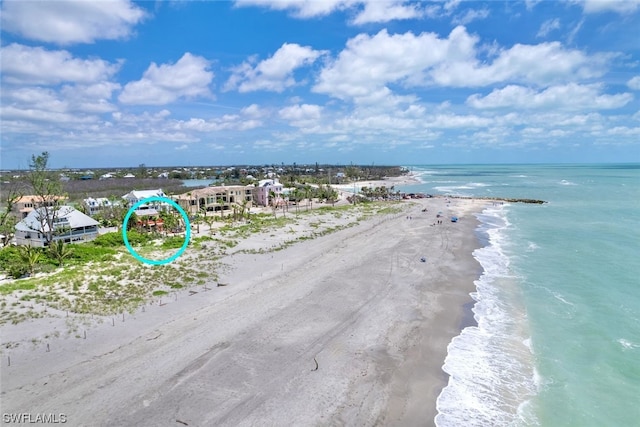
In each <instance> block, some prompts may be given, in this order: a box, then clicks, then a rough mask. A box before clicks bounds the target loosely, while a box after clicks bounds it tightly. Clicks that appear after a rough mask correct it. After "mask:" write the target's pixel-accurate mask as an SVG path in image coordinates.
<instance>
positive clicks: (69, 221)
mask: <svg viewBox="0 0 640 427" xmlns="http://www.w3.org/2000/svg"><path fill="white" fill-rule="evenodd" d="M53 210H55V213H52V212H53ZM47 214H48V215H49V217H50V219H52V220H53V241H58V240H62V241H64V242H65V243H79V242H86V241H89V240H93V239H95V238H96V237H98V221H96V220H94V219H93V218H91V217H89V216H87V215H85V214H83V213H82V212H80V211H79V210H77V209H74V208H73V207H71V206H64V205H63V206H56V207H53V208H50V209H49V212H48V213H47V209H46V208H44V207H40V208H37V209H34V210H32V211H31V212H29V214H28V215H27V216H26V217H25V218H24V219H23V220H22V221H20V222H19V223H17V224H16V226H15V230H16V236H15V239H16V244H18V245H24V246H34V247H45V246H46V244H47V239H46V235H47V234H48V233H50V232H51V231H52V230H51V228H50V227H49V223H48V222H49V221H48V220H47Z"/></svg>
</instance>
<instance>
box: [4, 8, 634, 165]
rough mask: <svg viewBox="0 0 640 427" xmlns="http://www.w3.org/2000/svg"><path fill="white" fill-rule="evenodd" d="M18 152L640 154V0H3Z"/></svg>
mask: <svg viewBox="0 0 640 427" xmlns="http://www.w3.org/2000/svg"><path fill="white" fill-rule="evenodd" d="M0 19H1V26H2V41H1V47H0V48H1V55H2V56H1V85H2V88H1V89H2V92H1V106H0V108H1V109H0V120H1V146H0V156H1V157H0V160H1V164H0V166H1V167H2V168H3V169H9V168H24V167H26V166H27V164H28V159H29V157H30V156H31V154H34V153H40V152H41V151H49V152H50V153H51V159H52V166H54V167H64V166H68V167H111V166H136V165H138V164H140V163H145V164H147V165H148V166H165V165H186V166H189V165H191V166H196V165H224V164H267V163H268V164H271V163H281V162H284V163H293V162H297V163H298V164H304V163H314V162H316V161H317V162H321V163H333V164H335V163H342V164H344V163H351V162H353V163H356V164H371V163H376V164H429V163H431V164H436V163H528V162H563V163H567V162H568V163H572V162H579V163H581V162H629V161H635V162H638V161H640V101H639V98H640V36H639V35H638V30H637V29H638V28H640V0H634V1H631V0H629V1H604V0H587V1H571V0H568V1H534V0H528V1H508V2H499V1H490V2H476V1H472V2H468V1H458V0H449V1H420V2H413V1H402V0H373V1H368V0H367V1H363V0H327V1H313V0H306V1H294V0H279V1H271V0H238V1H235V2H231V1H229V2H227V1H217V2H206V1H205V2H190V1H167V2H151V1H146V2H129V1H125V0H117V1H99V2H98V1H88V2H64V1H47V2H39V1H33V2H31V1H24V0H23V1H3V2H2V3H1V10H0Z"/></svg>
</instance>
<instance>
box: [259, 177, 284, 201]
mask: <svg viewBox="0 0 640 427" xmlns="http://www.w3.org/2000/svg"><path fill="white" fill-rule="evenodd" d="M283 189H284V186H283V185H282V184H281V183H279V182H278V180H277V179H263V180H262V181H259V182H258V185H257V186H256V187H255V188H254V189H253V201H254V202H255V204H256V205H258V206H269V202H270V200H271V199H270V195H271V194H272V193H273V194H275V199H276V201H277V200H282V191H283Z"/></svg>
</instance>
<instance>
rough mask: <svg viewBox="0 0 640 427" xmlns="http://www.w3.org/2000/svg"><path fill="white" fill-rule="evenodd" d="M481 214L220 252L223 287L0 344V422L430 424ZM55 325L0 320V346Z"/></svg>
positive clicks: (406, 213) (416, 212) (389, 223)
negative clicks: (34, 339) (65, 331)
mask: <svg viewBox="0 0 640 427" xmlns="http://www.w3.org/2000/svg"><path fill="white" fill-rule="evenodd" d="M486 203H487V201H475V200H461V199H452V200H450V201H448V200H447V199H445V198H433V199H421V200H413V201H410V202H404V203H402V207H403V211H402V212H399V213H392V214H387V215H384V216H373V217H371V218H369V219H367V220H362V221H360V222H359V224H358V225H355V226H352V227H349V228H345V229H342V230H339V231H336V232H333V233H331V234H327V235H323V236H321V237H317V238H315V239H312V240H305V241H300V242H298V243H296V244H293V245H291V246H288V247H286V248H285V249H283V250H279V251H275V252H270V253H256V254H248V253H238V254H235V255H230V256H227V257H226V258H224V259H223V260H222V262H223V263H224V264H225V266H224V268H222V272H221V273H219V274H220V277H219V279H218V282H219V283H223V284H225V285H226V286H222V287H213V286H211V287H209V288H205V289H202V288H198V289H197V292H195V291H193V290H191V292H190V291H189V290H183V291H180V292H177V293H175V294H174V295H172V296H170V297H167V299H166V301H165V303H164V304H162V305H160V304H154V305H147V306H146V307H145V309H144V311H142V310H138V311H137V312H135V313H134V314H126V315H125V316H124V317H123V318H115V319H114V318H110V317H107V318H102V319H100V320H101V321H100V322H97V321H96V319H93V320H91V319H86V324H84V323H82V324H78V325H77V328H78V332H77V335H76V336H75V337H72V336H59V337H55V335H54V334H50V333H47V336H48V337H49V338H47V339H45V340H41V341H39V342H38V344H35V343H34V344H33V345H28V344H24V345H20V346H17V347H13V348H3V349H2V360H0V362H1V363H0V365H1V371H0V372H1V378H0V381H1V388H2V391H1V401H2V412H3V413H31V414H38V413H40V414H42V413H47V414H48V413H56V414H64V415H65V417H66V420H67V425H73V426H101V425H105V426H106V425H123V426H124V425H132V426H133V425H136V426H180V425H189V426H209V425H216V426H249V425H273V426H275V425H297V426H310V425H364V426H369V425H397V426H400V425H433V418H434V416H435V415H436V407H435V402H436V397H437V396H438V394H439V392H440V390H441V389H442V387H443V386H444V385H446V381H447V377H446V375H445V374H444V372H443V371H442V369H441V367H442V364H443V362H444V358H445V355H446V351H447V345H448V343H449V342H450V340H451V338H452V337H453V336H455V335H457V334H458V333H459V331H460V328H461V325H462V323H463V321H464V314H465V311H464V305H465V304H468V303H469V302H471V301H472V300H471V298H470V296H469V293H470V292H472V291H473V290H474V284H473V282H474V280H476V279H477V278H478V277H479V275H480V273H481V270H480V266H479V264H478V263H477V262H476V261H475V259H474V258H473V256H472V251H473V250H474V249H475V248H476V247H478V241H477V238H476V236H475V232H474V229H475V228H476V226H477V220H476V219H475V217H474V216H473V213H475V212H479V211H481V209H482V208H483V206H485V205H486ZM424 209H427V211H426V212H425V211H424ZM439 211H442V212H443V214H444V218H440V219H443V223H442V224H441V225H434V224H435V223H436V222H437V220H438V219H437V218H436V213H437V212H439ZM451 215H456V216H458V217H459V221H458V222H457V223H452V222H450V221H449V219H448V218H449V217H450V216H451ZM254 238H255V239H257V238H260V237H248V238H247V239H248V241H247V242H243V244H245V245H251V241H250V240H251V239H254ZM421 257H424V258H425V259H426V262H421ZM176 280H179V278H176ZM194 292H195V293H194ZM64 322H65V319H46V318H45V319H35V320H31V321H28V322H24V323H22V324H18V325H9V324H5V325H2V327H1V328H0V332H1V333H2V342H3V343H6V342H17V341H21V340H22V342H24V340H25V339H27V338H28V336H30V335H29V334H36V333H37V334H38V336H42V334H44V333H45V332H46V331H49V332H53V331H54V330H59V329H62V328H64V327H65V323H64ZM85 331H86V334H87V335H86V338H84V336H83V334H84V333H85ZM79 336H80V337H81V338H78V337H79ZM9 358H10V365H9Z"/></svg>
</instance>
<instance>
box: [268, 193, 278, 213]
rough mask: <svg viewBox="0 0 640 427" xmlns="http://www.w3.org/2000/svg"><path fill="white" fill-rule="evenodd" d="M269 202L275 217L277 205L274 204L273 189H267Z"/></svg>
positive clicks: (274, 194)
mask: <svg viewBox="0 0 640 427" xmlns="http://www.w3.org/2000/svg"><path fill="white" fill-rule="evenodd" d="M269 202H270V203H269V204H270V205H271V209H273V217H274V218H275V217H276V211H277V210H278V206H277V205H276V193H275V192H274V191H269Z"/></svg>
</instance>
